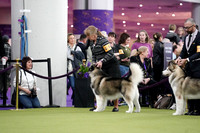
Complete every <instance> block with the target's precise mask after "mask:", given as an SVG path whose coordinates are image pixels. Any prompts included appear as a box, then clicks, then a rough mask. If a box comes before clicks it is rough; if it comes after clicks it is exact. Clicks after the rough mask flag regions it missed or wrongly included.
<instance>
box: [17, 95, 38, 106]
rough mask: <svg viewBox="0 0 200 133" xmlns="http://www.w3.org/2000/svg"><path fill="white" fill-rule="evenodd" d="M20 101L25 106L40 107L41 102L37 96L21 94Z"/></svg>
mask: <svg viewBox="0 0 200 133" xmlns="http://www.w3.org/2000/svg"><path fill="white" fill-rule="evenodd" d="M19 102H20V103H21V104H22V105H23V108H40V102H39V100H38V98H37V97H35V98H32V97H29V96H27V95H19Z"/></svg>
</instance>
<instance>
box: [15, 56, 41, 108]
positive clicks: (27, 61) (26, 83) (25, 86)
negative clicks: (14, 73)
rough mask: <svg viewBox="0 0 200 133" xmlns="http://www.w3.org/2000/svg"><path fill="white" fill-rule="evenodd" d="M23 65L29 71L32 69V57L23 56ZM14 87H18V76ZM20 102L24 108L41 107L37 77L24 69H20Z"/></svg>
mask: <svg viewBox="0 0 200 133" xmlns="http://www.w3.org/2000/svg"><path fill="white" fill-rule="evenodd" d="M22 67H23V68H26V70H28V71H32V72H34V71H33V70H32V68H33V64H32V59H31V58H30V57H23V59H22ZM14 87H16V78H15V79H14ZM19 103H20V104H22V106H23V108H39V107H40V102H39V100H38V98H37V93H36V78H35V76H34V75H32V74H30V73H28V72H26V71H24V70H20V71H19Z"/></svg>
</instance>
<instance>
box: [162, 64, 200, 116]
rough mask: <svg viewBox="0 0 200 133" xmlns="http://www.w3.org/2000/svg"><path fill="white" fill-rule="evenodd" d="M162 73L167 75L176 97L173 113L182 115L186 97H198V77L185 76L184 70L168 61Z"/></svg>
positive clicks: (199, 85) (199, 94)
mask: <svg viewBox="0 0 200 133" xmlns="http://www.w3.org/2000/svg"><path fill="white" fill-rule="evenodd" d="M163 75H165V76H169V83H170V85H171V87H172V90H173V92H174V96H175V99H176V112H175V113H173V115H183V114H184V112H185V108H186V99H200V79H194V78H191V77H185V72H184V71H183V70H182V69H181V68H180V67H179V66H178V65H177V64H176V63H175V61H170V62H169V64H168V67H167V69H166V70H164V71H163Z"/></svg>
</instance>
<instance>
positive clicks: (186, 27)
mask: <svg viewBox="0 0 200 133" xmlns="http://www.w3.org/2000/svg"><path fill="white" fill-rule="evenodd" d="M192 26H194V25H192ZM192 26H190V27H184V29H185V30H187V29H189V28H191V27H192Z"/></svg>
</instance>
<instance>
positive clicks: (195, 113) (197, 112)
mask: <svg viewBox="0 0 200 133" xmlns="http://www.w3.org/2000/svg"><path fill="white" fill-rule="evenodd" d="M191 115H200V112H199V111H195V112H193V113H192V114H191Z"/></svg>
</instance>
